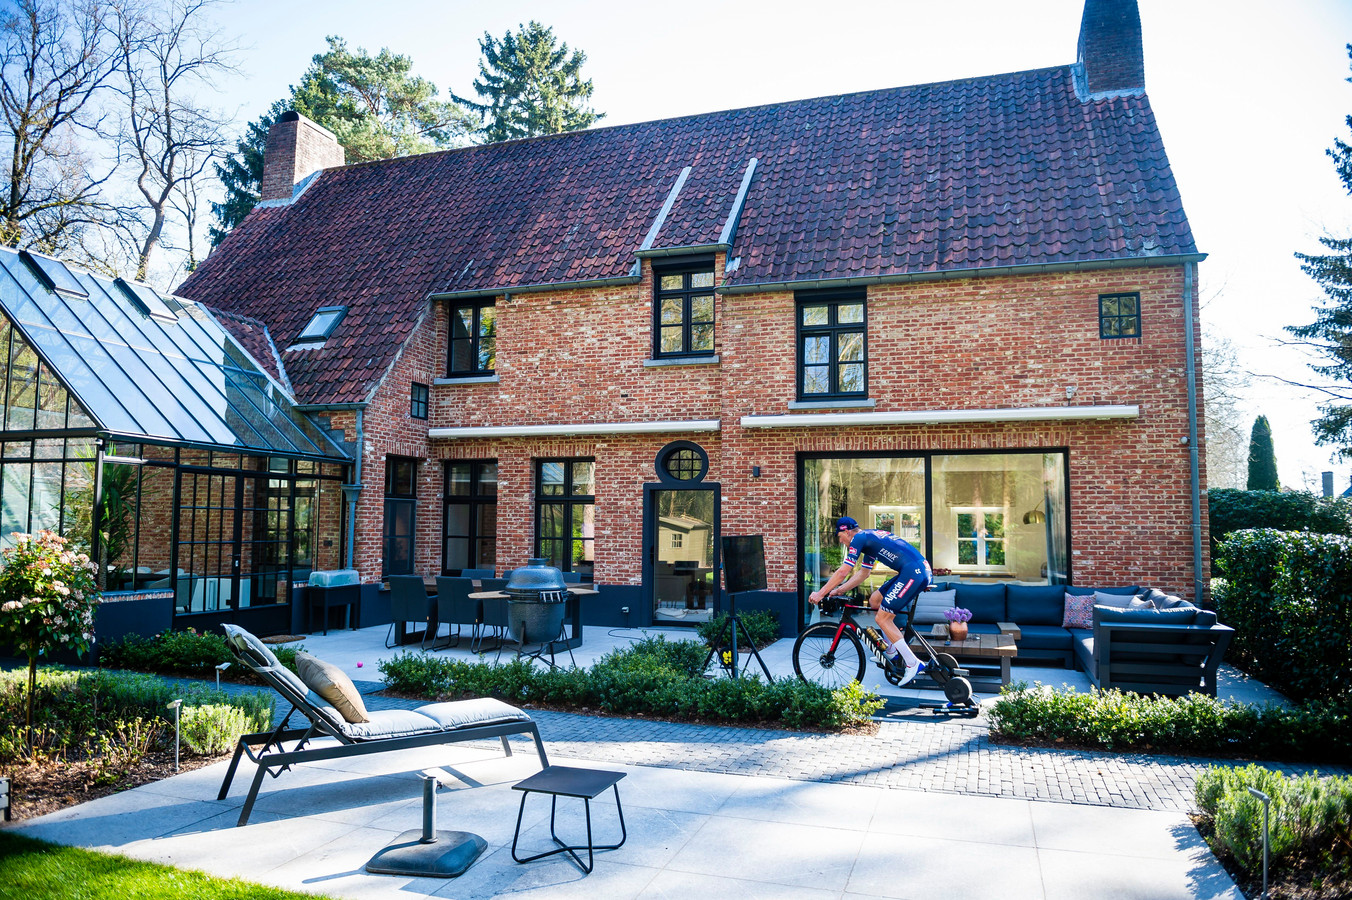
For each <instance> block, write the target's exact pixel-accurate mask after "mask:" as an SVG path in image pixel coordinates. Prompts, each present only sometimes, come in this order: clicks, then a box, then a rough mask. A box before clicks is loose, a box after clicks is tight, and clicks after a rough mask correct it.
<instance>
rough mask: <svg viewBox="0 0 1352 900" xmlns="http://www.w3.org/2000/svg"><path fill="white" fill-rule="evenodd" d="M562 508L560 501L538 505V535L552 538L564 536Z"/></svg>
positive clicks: (547, 538)
mask: <svg viewBox="0 0 1352 900" xmlns="http://www.w3.org/2000/svg"><path fill="white" fill-rule="evenodd" d="M564 510H565V507H564V506H563V504H561V503H545V504H542V505H541V506H540V537H541V539H542V540H553V539H554V538H561V537H563V536H564V528H565V523H564Z"/></svg>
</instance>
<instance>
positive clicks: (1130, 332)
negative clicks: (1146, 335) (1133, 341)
mask: <svg viewBox="0 0 1352 900" xmlns="http://www.w3.org/2000/svg"><path fill="white" fill-rule="evenodd" d="M1118 331H1119V332H1120V333H1121V335H1122V337H1139V336H1140V330H1139V329H1138V328H1137V327H1136V319H1135V318H1130V319H1120V320H1119V323H1118Z"/></svg>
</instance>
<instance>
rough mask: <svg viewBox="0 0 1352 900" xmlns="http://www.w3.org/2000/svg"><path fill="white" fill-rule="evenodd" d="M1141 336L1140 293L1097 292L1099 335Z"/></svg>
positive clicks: (1112, 336)
mask: <svg viewBox="0 0 1352 900" xmlns="http://www.w3.org/2000/svg"><path fill="white" fill-rule="evenodd" d="M1140 336H1141V295H1140V294H1139V293H1134V294H1099V337H1100V338H1103V339H1105V340H1106V339H1108V338H1138V337H1140Z"/></svg>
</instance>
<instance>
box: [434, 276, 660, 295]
mask: <svg viewBox="0 0 1352 900" xmlns="http://www.w3.org/2000/svg"><path fill="white" fill-rule="evenodd" d="M641 280H642V279H641V278H639V276H637V275H621V276H619V277H618V278H592V279H588V280H585V281H551V282H549V283H548V284H526V285H504V286H502V287H496V288H473V289H470V290H465V291H437V292H435V293H431V294H428V295H427V299H428V300H460V299H467V298H471V297H497V296H500V295H502V294H534V293H539V292H541V291H565V290H572V289H574V288H593V287H619V286H621V285H626V284H638V283H639V281H641Z"/></svg>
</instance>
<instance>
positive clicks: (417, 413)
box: [408, 381, 427, 419]
mask: <svg viewBox="0 0 1352 900" xmlns="http://www.w3.org/2000/svg"><path fill="white" fill-rule="evenodd" d="M408 414H409V415H410V416H412V417H413V418H415V419H425V418H427V385H425V384H418V382H416V381H415V382H413V393H412V398H411V400H410V402H409V410H408Z"/></svg>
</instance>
